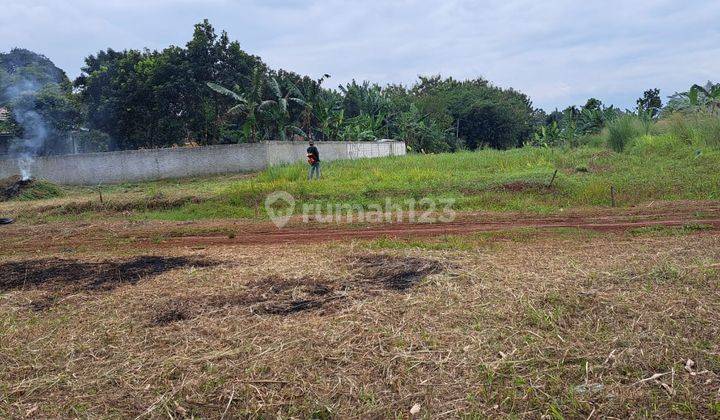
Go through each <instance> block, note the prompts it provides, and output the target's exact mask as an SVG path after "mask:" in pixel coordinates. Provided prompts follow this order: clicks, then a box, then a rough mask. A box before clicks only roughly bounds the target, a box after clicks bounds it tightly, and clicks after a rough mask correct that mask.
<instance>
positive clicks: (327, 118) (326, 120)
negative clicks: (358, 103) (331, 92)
mask: <svg viewBox="0 0 720 420" xmlns="http://www.w3.org/2000/svg"><path fill="white" fill-rule="evenodd" d="M313 111H314V117H315V119H316V120H317V125H318V128H317V131H318V132H319V133H320V134H322V136H323V139H325V140H332V139H338V138H339V134H340V130H341V129H342V126H343V123H344V121H345V110H344V109H343V108H342V102H340V100H339V98H336V97H330V98H325V99H320V100H319V101H318V103H317V105H316V106H315V107H314V108H313Z"/></svg>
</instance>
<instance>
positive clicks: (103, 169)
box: [0, 141, 405, 185]
mask: <svg viewBox="0 0 720 420" xmlns="http://www.w3.org/2000/svg"><path fill="white" fill-rule="evenodd" d="M316 145H317V147H318V149H319V150H320V160H321V161H331V160H337V159H360V158H373V157H380V156H398V155H404V154H405V143H403V142H384V143H376V142H317V143H316ZM306 148H307V143H301V142H276V141H272V142H264V143H254V144H233V145H223V146H205V147H179V148H172V149H154V150H128V151H122V152H108V153H87V154H80V155H65V156H48V157H39V158H36V159H35V161H34V162H33V164H31V167H30V168H31V172H32V176H33V177H35V178H39V179H46V180H49V181H52V182H56V183H58V184H69V185H97V184H113V183H122V182H134V181H150V180H156V179H165V178H182V177H190V176H202V175H213V174H223V173H233V172H245V171H257V170H261V169H264V168H266V167H267V166H269V165H279V164H284V163H292V162H297V161H304V160H305V159H306V156H305V149H306ZM19 172H20V170H19V168H18V162H17V161H16V160H14V159H0V178H6V177H9V176H12V175H16V174H18V173H19Z"/></svg>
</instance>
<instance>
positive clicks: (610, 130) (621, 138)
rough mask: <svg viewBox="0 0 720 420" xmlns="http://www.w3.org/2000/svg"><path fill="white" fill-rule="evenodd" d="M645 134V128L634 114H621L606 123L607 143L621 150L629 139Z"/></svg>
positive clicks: (616, 149) (618, 150)
mask: <svg viewBox="0 0 720 420" xmlns="http://www.w3.org/2000/svg"><path fill="white" fill-rule="evenodd" d="M644 134H645V128H644V127H643V125H642V123H641V122H640V120H639V119H638V118H637V117H636V116H635V115H623V116H621V117H619V118H616V119H614V120H612V121H611V122H610V123H608V125H607V144H608V146H609V147H610V148H612V149H613V150H614V151H616V152H622V151H623V150H625V147H626V146H627V145H628V143H630V141H631V140H633V139H635V138H636V137H640V136H642V135H644Z"/></svg>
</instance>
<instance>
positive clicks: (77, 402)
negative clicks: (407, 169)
mask: <svg viewBox="0 0 720 420" xmlns="http://www.w3.org/2000/svg"><path fill="white" fill-rule="evenodd" d="M719 221H720V205H718V204H717V203H697V202H695V203H660V204H655V205H652V206H645V207H642V208H632V209H608V210H592V211H584V210H580V211H575V212H568V214H566V215H563V216H562V217H529V216H527V215H525V216H523V215H488V214H463V215H460V216H459V218H458V220H457V221H456V222H453V223H452V224H448V225H447V226H438V225H396V224H386V225H381V226H370V227H368V226H365V225H353V226H334V225H333V226H325V225H316V226H314V228H316V229H309V228H308V227H307V226H303V225H301V224H300V223H299V222H298V221H294V222H293V223H291V225H290V226H289V227H288V228H286V229H283V230H277V229H276V228H275V227H273V226H270V225H268V224H258V223H249V222H228V221H217V222H193V223H169V222H142V223H140V222H135V223H130V222H122V223H121V222H97V223H71V222H63V223H53V224H46V225H35V226H31V225H25V224H23V223H22V221H20V222H19V223H18V224H16V225H10V226H7V227H0V235H2V241H0V417H4V418H5V417H37V418H48V417H123V418H125V417H138V416H139V417H141V418H144V417H173V418H175V417H191V416H196V417H215V418H219V417H223V416H224V417H225V418H236V417H248V416H249V417H276V416H279V417H300V418H307V417H319V418H328V417H337V418H353V417H354V418H373V417H375V418H377V417H412V416H424V417H460V416H467V417H500V416H510V415H514V416H517V417H527V418H538V417H543V416H545V417H547V418H561V417H566V418H601V417H604V418H608V417H616V418H628V417H647V416H650V417H652V416H657V417H696V418H703V417H704V418H711V417H717V416H718V415H720V342H719V341H718V339H717V337H719V336H720V315H719V314H720V231H718V228H720V224H719ZM566 228H571V229H566ZM447 235H450V236H447ZM395 237H396V238H397V239H392V238H395ZM448 237H450V238H456V239H457V241H459V242H456V240H455V239H453V240H447V241H446V239H442V238H448ZM386 238H390V240H389V241H385V239H386ZM437 241H446V242H442V245H443V247H439V248H438V247H436V246H435V245H436V243H437ZM458 244H459V245H458ZM426 245H427V246H426ZM446 245H447V246H446ZM460 245H461V246H460Z"/></svg>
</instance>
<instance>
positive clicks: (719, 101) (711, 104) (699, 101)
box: [688, 82, 720, 113]
mask: <svg viewBox="0 0 720 420" xmlns="http://www.w3.org/2000/svg"><path fill="white" fill-rule="evenodd" d="M688 98H689V100H690V104H691V105H692V106H704V107H705V108H706V109H707V110H708V112H710V113H716V112H717V113H720V83H718V84H713V83H712V82H707V84H706V85H705V86H700V85H693V86H692V87H691V88H690V92H688Z"/></svg>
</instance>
